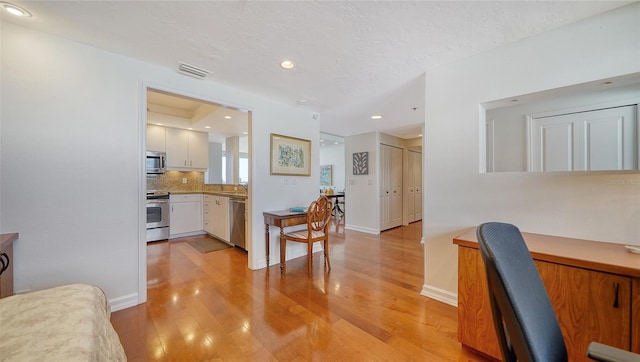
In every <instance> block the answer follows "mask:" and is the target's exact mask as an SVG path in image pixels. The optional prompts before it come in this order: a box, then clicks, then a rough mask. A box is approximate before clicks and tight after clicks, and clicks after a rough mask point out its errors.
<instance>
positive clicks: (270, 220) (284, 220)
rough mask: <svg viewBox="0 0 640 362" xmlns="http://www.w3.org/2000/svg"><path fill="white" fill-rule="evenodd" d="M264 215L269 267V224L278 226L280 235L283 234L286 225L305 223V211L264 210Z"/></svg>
mask: <svg viewBox="0 0 640 362" xmlns="http://www.w3.org/2000/svg"><path fill="white" fill-rule="evenodd" d="M262 216H264V226H265V227H264V241H265V245H266V251H265V252H266V254H267V268H268V267H269V226H277V227H279V228H280V236H282V235H284V228H285V227H287V226H294V225H302V224H306V223H307V213H306V212H303V211H301V212H291V211H290V210H289V209H287V210H279V211H265V212H263V213H262Z"/></svg>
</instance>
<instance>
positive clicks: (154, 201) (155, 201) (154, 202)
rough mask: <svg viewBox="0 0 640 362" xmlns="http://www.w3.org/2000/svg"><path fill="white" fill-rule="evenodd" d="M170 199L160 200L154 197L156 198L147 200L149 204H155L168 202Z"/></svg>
mask: <svg viewBox="0 0 640 362" xmlns="http://www.w3.org/2000/svg"><path fill="white" fill-rule="evenodd" d="M168 203H169V200H158V199H154V200H147V205H153V204H168Z"/></svg>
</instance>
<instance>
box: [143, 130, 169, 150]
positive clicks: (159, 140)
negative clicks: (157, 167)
mask: <svg viewBox="0 0 640 362" xmlns="http://www.w3.org/2000/svg"><path fill="white" fill-rule="evenodd" d="M165 130H166V128H165V127H161V126H155V125H152V124H149V125H147V151H156V152H166V150H167V145H166V132H165Z"/></svg>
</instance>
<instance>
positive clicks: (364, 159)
mask: <svg viewBox="0 0 640 362" xmlns="http://www.w3.org/2000/svg"><path fill="white" fill-rule="evenodd" d="M353 174H354V175H368V174H369V152H355V153H354V154H353Z"/></svg>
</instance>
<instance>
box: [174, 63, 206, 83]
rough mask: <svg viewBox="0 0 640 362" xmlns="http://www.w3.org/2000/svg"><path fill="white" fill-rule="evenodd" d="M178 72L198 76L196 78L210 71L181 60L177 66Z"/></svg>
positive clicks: (201, 77) (200, 77)
mask: <svg viewBox="0 0 640 362" xmlns="http://www.w3.org/2000/svg"><path fill="white" fill-rule="evenodd" d="M178 72H180V73H182V74H186V75H189V76H192V77H194V78H198V79H203V78H204V77H206V76H207V75H208V74H209V73H211V72H210V71H208V70H206V69H202V68H198V67H194V66H193V65H190V64H187V63H182V62H181V63H180V65H179V66H178Z"/></svg>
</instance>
